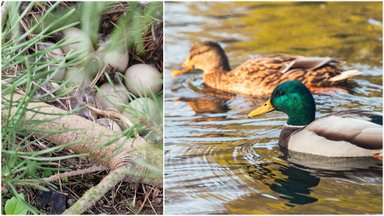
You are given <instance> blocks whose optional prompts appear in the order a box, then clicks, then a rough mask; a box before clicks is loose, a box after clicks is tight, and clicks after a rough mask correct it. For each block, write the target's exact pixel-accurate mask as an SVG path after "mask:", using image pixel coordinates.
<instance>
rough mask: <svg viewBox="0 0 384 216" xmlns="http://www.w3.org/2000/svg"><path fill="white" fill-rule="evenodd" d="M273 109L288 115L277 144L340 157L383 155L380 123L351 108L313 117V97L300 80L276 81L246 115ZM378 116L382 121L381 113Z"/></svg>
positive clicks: (250, 115) (305, 152)
mask: <svg viewBox="0 0 384 216" xmlns="http://www.w3.org/2000/svg"><path fill="white" fill-rule="evenodd" d="M273 110H277V111H281V112H284V113H285V114H287V115H288V121H287V123H286V124H285V125H284V126H283V128H282V129H281V133H280V137H279V144H280V146H281V147H283V148H285V149H288V150H289V151H292V152H298V153H304V154H311V155H317V156H325V157H343V158H349V157H375V158H376V159H379V158H378V156H379V157H380V156H381V155H382V148H383V144H382V143H383V135H382V125H379V124H376V123H373V122H371V121H369V120H372V119H371V118H372V116H368V115H367V116H363V115H356V114H354V113H353V112H351V113H348V114H343V115H330V116H326V117H323V118H319V119H315V111H316V105H315V100H314V98H313V96H312V94H311V92H310V91H309V90H308V88H306V87H305V85H303V84H302V83H301V82H300V81H297V80H293V81H286V82H283V83H281V84H279V85H278V86H277V87H276V88H275V89H274V91H273V93H272V95H271V97H270V99H269V100H267V101H266V102H265V103H264V104H263V105H262V106H260V107H259V108H257V109H256V110H254V111H252V112H251V113H249V115H248V117H255V116H258V115H261V114H264V113H267V112H271V111H273ZM376 117H378V116H376ZM378 119H379V120H378V121H381V124H382V117H381V120H380V117H378ZM374 120H377V119H374ZM381 160H382V157H381Z"/></svg>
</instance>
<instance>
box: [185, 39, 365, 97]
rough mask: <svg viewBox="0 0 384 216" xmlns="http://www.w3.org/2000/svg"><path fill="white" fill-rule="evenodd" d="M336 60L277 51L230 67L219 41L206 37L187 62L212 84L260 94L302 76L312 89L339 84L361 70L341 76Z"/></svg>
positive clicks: (193, 49)
mask: <svg viewBox="0 0 384 216" xmlns="http://www.w3.org/2000/svg"><path fill="white" fill-rule="evenodd" d="M334 63H335V61H334V60H332V59H330V58H308V57H296V56H287V55H276V56H266V57H261V58H256V59H249V60H247V61H246V62H244V63H242V64H241V65H239V66H237V67H235V68H233V69H232V70H231V69H230V66H229V62H228V59H227V56H226V55H225V52H224V50H223V49H222V48H221V47H220V45H219V44H217V43H215V42H211V41H204V42H198V43H195V44H194V45H193V46H192V48H191V50H190V53H189V57H188V59H187V61H186V63H185V64H186V65H185V66H188V67H190V68H191V69H192V68H195V69H200V70H202V71H203V72H204V75H203V79H204V83H205V84H206V85H208V86H210V87H212V88H215V89H218V90H222V91H227V92H231V93H236V94H242V95H249V96H261V95H269V94H271V93H272V91H273V89H274V88H275V87H276V86H277V85H278V84H279V83H281V82H284V81H287V80H299V81H301V82H302V83H303V84H305V85H306V86H307V87H308V88H310V89H311V88H312V87H330V86H336V85H339V84H340V83H341V82H343V81H344V80H345V79H347V78H349V77H351V76H354V75H356V74H358V72H357V71H353V73H350V74H348V75H346V74H347V73H345V74H344V76H341V75H342V73H344V72H343V70H341V69H340V68H338V67H336V66H335V65H334ZM180 74H181V73H180ZM333 79H334V80H333Z"/></svg>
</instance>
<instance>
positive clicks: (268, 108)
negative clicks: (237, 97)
mask: <svg viewBox="0 0 384 216" xmlns="http://www.w3.org/2000/svg"><path fill="white" fill-rule="evenodd" d="M273 110H275V107H273V106H272V104H271V99H268V100H267V101H266V102H265V103H264V104H263V105H262V106H260V107H258V108H257V109H255V110H253V111H252V112H251V113H249V114H248V118H252V117H255V116H259V115H262V114H264V113H268V112H271V111H273Z"/></svg>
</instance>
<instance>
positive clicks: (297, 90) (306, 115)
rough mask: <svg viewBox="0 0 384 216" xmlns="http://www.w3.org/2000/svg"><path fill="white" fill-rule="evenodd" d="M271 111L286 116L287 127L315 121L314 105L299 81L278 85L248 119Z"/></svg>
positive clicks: (310, 95) (313, 101) (305, 88)
mask: <svg viewBox="0 0 384 216" xmlns="http://www.w3.org/2000/svg"><path fill="white" fill-rule="evenodd" d="M273 110H277V111H281V112H284V113H285V114H287V115H288V121H287V124H288V125H307V124H309V123H311V122H312V121H314V120H315V113H316V104H315V100H314V99H313V96H312V94H311V92H310V91H309V90H308V88H307V87H305V85H304V84H302V83H301V82H300V81H297V80H292V81H286V82H283V83H281V84H279V85H278V86H277V87H276V88H275V90H274V91H273V93H272V95H271V97H270V99H269V100H268V101H266V102H265V103H264V104H263V105H262V106H261V107H259V108H257V109H256V110H254V111H252V112H251V113H250V114H249V115H248V117H254V116H258V115H261V114H264V113H267V112H270V111H273Z"/></svg>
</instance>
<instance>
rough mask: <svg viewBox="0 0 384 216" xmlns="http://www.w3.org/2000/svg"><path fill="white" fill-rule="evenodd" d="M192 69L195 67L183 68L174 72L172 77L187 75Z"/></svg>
mask: <svg viewBox="0 0 384 216" xmlns="http://www.w3.org/2000/svg"><path fill="white" fill-rule="evenodd" d="M192 68H193V67H191V66H187V67H185V68H183V69H181V70H177V71H172V73H171V77H176V76H179V75H181V74H183V73H185V72H188V71H190V70H191V69H192Z"/></svg>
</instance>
